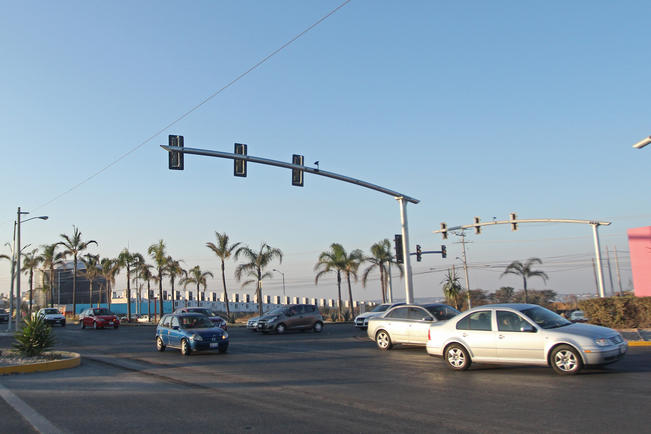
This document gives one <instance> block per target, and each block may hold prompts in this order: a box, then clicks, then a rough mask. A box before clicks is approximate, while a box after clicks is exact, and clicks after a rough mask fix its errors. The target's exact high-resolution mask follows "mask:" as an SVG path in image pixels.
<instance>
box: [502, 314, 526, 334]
mask: <svg viewBox="0 0 651 434" xmlns="http://www.w3.org/2000/svg"><path fill="white" fill-rule="evenodd" d="M524 325H527V322H526V321H525V320H524V319H523V318H522V317H520V315H518V314H517V313H513V312H508V311H505V310H498V311H497V329H498V330H499V331H501V332H519V331H520V328H521V327H522V326H524Z"/></svg>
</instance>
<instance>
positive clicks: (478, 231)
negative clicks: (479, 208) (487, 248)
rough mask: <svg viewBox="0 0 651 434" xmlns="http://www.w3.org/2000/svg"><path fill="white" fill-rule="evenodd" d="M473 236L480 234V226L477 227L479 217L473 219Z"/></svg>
mask: <svg viewBox="0 0 651 434" xmlns="http://www.w3.org/2000/svg"><path fill="white" fill-rule="evenodd" d="M475 234H477V235H479V234H481V226H479V217H475Z"/></svg>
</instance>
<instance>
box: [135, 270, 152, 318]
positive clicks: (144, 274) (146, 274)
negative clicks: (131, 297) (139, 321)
mask: <svg viewBox="0 0 651 434" xmlns="http://www.w3.org/2000/svg"><path fill="white" fill-rule="evenodd" d="M153 268H154V266H153V265H149V264H145V263H144V262H141V263H140V264H139V265H138V268H137V272H136V276H135V279H141V280H142V281H143V283H144V282H147V319H149V321H151V303H150V300H151V281H152V279H154V278H155V277H154V273H152V270H153ZM136 285H137V283H136ZM140 294H141V291H140V287H138V297H139V298H140Z"/></svg>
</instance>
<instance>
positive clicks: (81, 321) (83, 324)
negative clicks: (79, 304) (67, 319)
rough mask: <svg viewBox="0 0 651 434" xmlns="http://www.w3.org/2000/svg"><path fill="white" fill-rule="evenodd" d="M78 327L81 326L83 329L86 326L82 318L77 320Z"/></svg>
mask: <svg viewBox="0 0 651 434" xmlns="http://www.w3.org/2000/svg"><path fill="white" fill-rule="evenodd" d="M79 327H81V328H82V329H85V328H86V324H85V323H84V320H83V319H80V320H79Z"/></svg>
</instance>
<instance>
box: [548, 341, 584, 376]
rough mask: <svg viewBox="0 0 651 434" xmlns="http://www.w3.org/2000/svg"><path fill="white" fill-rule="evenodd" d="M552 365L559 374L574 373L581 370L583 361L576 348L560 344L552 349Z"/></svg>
mask: <svg viewBox="0 0 651 434" xmlns="http://www.w3.org/2000/svg"><path fill="white" fill-rule="evenodd" d="M551 365H552V369H553V370H554V372H556V373H557V374H561V375H574V374H576V373H577V372H579V371H580V370H581V368H582V367H583V362H582V361H581V356H580V355H579V353H578V352H577V351H576V350H575V349H574V348H572V347H570V346H569V345H559V346H557V347H556V348H554V350H553V351H552V355H551Z"/></svg>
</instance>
